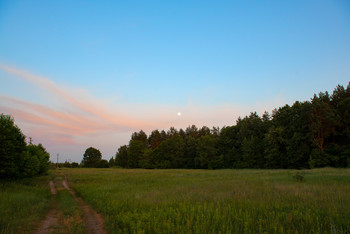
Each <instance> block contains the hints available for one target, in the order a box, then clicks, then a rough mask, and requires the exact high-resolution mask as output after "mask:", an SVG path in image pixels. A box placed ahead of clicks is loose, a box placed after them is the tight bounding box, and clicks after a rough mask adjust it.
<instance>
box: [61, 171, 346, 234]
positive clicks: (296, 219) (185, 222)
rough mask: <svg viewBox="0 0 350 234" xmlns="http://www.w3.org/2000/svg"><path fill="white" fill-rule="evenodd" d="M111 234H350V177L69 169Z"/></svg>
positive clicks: (322, 173) (72, 182) (343, 174)
mask: <svg viewBox="0 0 350 234" xmlns="http://www.w3.org/2000/svg"><path fill="white" fill-rule="evenodd" d="M63 172H64V173H65V174H67V175H68V178H69V181H70V185H71V187H73V188H74V189H75V190H76V191H77V194H78V195H80V196H81V197H82V198H83V199H85V200H86V201H87V202H88V203H90V204H91V205H92V206H93V207H94V208H95V209H96V210H97V211H98V212H99V213H101V214H102V215H103V217H105V221H106V228H107V230H108V231H109V232H110V233H154V232H156V233H349V232H350V196H349V194H350V170H349V169H328V168H327V169H315V170H305V171H301V173H302V175H303V176H304V180H303V181H302V182H298V181H297V180H296V179H295V178H294V175H295V174H296V173H297V171H296V170H141V169H140V170H124V169H66V170H63Z"/></svg>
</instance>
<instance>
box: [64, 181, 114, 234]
mask: <svg viewBox="0 0 350 234" xmlns="http://www.w3.org/2000/svg"><path fill="white" fill-rule="evenodd" d="M62 184H63V186H64V187H65V188H66V189H67V190H68V191H69V192H70V194H72V196H73V197H74V199H75V201H76V202H77V203H78V205H79V207H80V208H81V210H82V211H83V213H84V229H85V233H89V234H90V233H91V234H95V233H96V234H106V233H107V232H106V231H105V230H104V228H103V226H104V221H103V219H102V217H101V216H100V215H99V214H98V213H97V212H96V211H95V210H94V209H92V208H91V206H89V205H88V204H87V203H86V202H85V201H84V200H83V199H81V198H80V197H77V196H76V195H75V192H74V191H73V190H72V189H71V188H70V187H69V185H68V182H67V178H66V177H65V179H64V180H63V181H62Z"/></svg>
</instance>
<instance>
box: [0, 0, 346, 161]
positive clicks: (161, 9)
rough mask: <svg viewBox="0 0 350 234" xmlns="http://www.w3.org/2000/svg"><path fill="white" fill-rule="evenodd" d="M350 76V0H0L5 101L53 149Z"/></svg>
mask: <svg viewBox="0 0 350 234" xmlns="http://www.w3.org/2000/svg"><path fill="white" fill-rule="evenodd" d="M349 81H350V2H349V1H347V0H333V1H328V0H327V1H325V0H315V1H313V0H308V1H301V0H300V1H299V0H293V1H288V0H286V1H280V0H276V1H273V0H271V1H258V0H257V1H253V0H250V1H233V0H229V1H198V0H186V1H181V0H180V1H68V0H67V1H66V0H60V1H36V0H33V1H26V0H11V1H0V113H4V114H10V115H12V116H13V117H14V119H15V123H16V124H17V125H18V126H19V127H20V129H21V130H22V132H23V133H24V134H25V135H26V136H27V137H32V139H33V143H35V144H38V143H42V144H43V145H44V147H46V149H47V150H48V152H49V153H50V154H51V160H52V161H55V160H56V155H57V153H59V154H60V161H61V162H63V161H65V160H67V161H71V162H72V161H75V162H80V161H81V160H82V158H83V154H84V151H85V150H86V149H87V148H88V147H90V146H92V147H95V148H97V149H99V150H100V151H101V152H102V154H103V158H104V159H110V158H111V157H112V156H115V153H116V151H117V150H118V148H119V147H120V146H121V145H125V144H128V142H129V140H130V136H131V134H132V133H133V132H135V131H137V132H138V131H140V130H141V129H142V130H144V131H145V132H146V133H147V134H149V133H150V132H151V131H152V130H155V129H159V130H163V129H164V130H167V129H169V128H170V127H171V126H174V127H176V128H183V129H185V128H186V127H188V126H189V125H192V124H195V125H196V126H198V127H201V126H204V125H205V126H208V127H210V128H211V127H213V126H218V127H223V126H231V125H234V124H235V123H236V120H237V118H238V117H239V116H241V117H244V116H246V115H249V113H250V112H254V111H256V112H257V113H258V114H260V115H261V114H262V113H263V112H264V111H265V110H266V111H268V112H270V113H271V111H272V110H273V109H275V108H278V107H281V106H284V105H285V104H289V105H292V104H293V103H294V102H295V101H309V100H310V98H312V96H313V95H314V94H315V93H319V92H321V91H322V92H324V91H328V92H330V93H331V92H332V91H333V89H334V88H335V87H336V86H337V85H338V84H340V85H344V86H347V84H348V83H349ZM178 113H181V115H178Z"/></svg>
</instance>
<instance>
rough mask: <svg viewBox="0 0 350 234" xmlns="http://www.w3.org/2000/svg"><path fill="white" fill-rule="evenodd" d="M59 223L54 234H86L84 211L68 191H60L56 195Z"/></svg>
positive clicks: (54, 229)
mask: <svg viewBox="0 0 350 234" xmlns="http://www.w3.org/2000/svg"><path fill="white" fill-rule="evenodd" d="M56 201H57V204H58V205H57V211H58V223H57V224H56V225H54V227H53V231H52V233H75V234H78V233H84V229H83V223H82V211H81V210H80V208H79V206H78V205H77V203H76V202H75V200H74V198H73V197H72V195H71V194H70V193H69V192H68V191H67V190H64V189H63V190H58V192H57V195H56Z"/></svg>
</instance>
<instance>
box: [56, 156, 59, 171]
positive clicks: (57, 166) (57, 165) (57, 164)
mask: <svg viewBox="0 0 350 234" xmlns="http://www.w3.org/2000/svg"><path fill="white" fill-rule="evenodd" d="M58 157H59V154H57V163H56V168H58Z"/></svg>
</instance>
